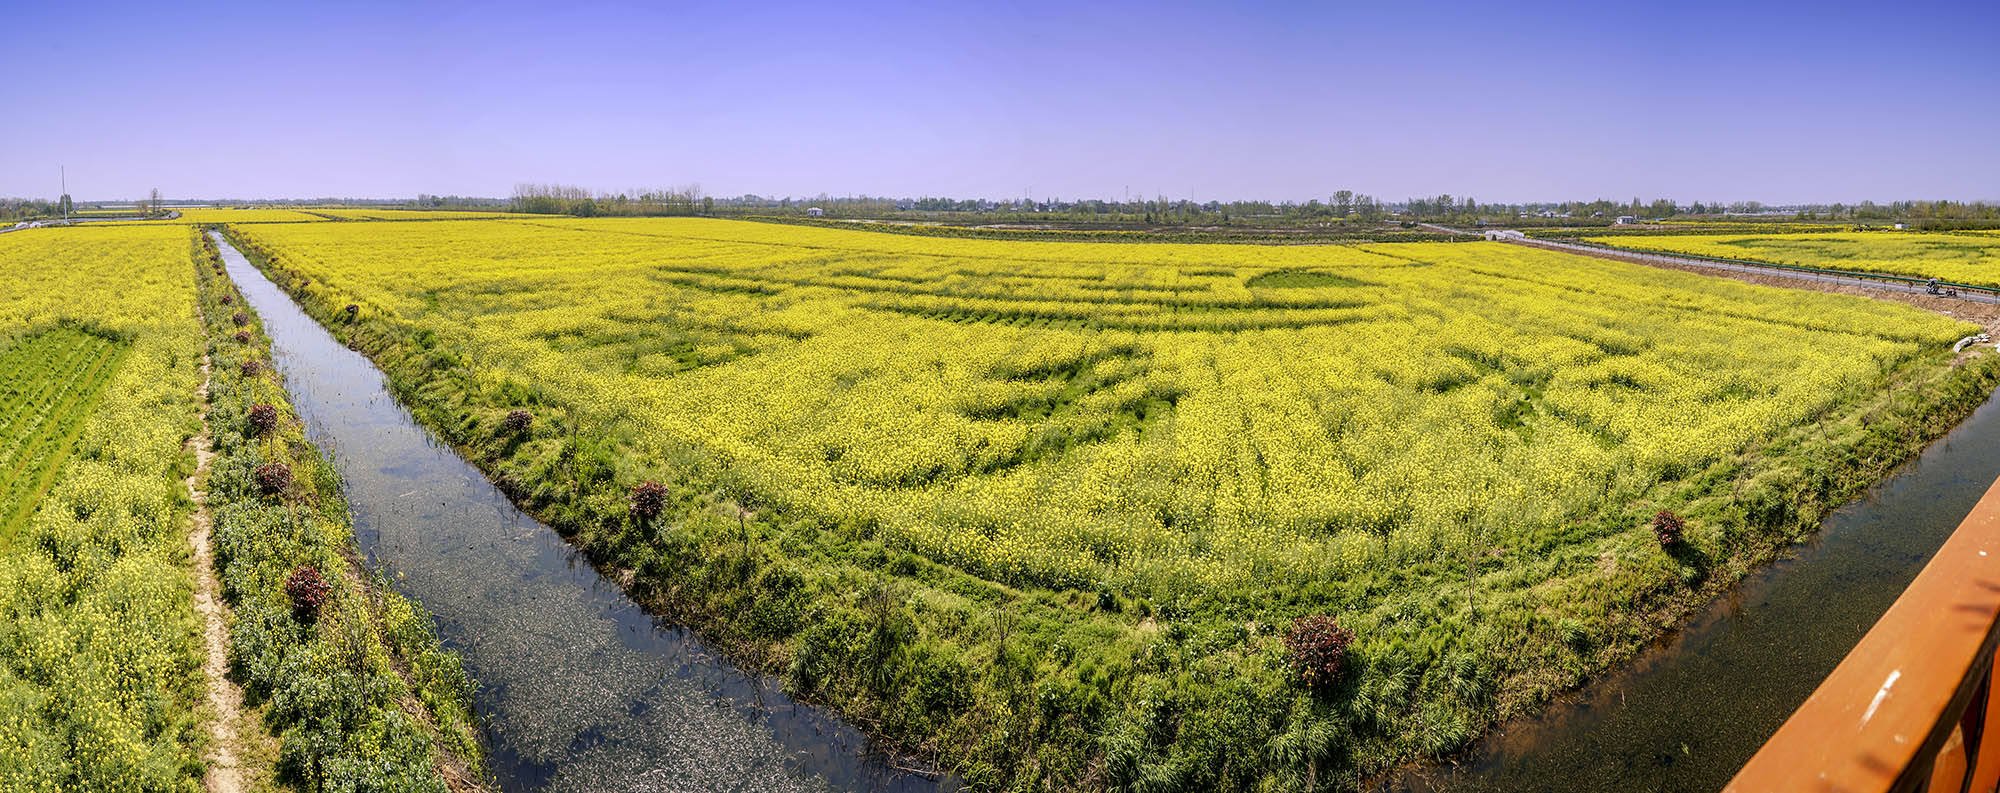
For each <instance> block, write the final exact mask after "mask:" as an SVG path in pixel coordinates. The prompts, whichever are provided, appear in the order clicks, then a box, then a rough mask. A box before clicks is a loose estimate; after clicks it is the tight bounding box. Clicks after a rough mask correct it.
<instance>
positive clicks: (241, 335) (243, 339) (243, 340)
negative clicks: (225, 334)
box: [236, 330, 250, 344]
mask: <svg viewBox="0 0 2000 793" xmlns="http://www.w3.org/2000/svg"><path fill="white" fill-rule="evenodd" d="M236 341H237V343H239V344H249V343H250V331H247V330H239V331H237V332H236Z"/></svg>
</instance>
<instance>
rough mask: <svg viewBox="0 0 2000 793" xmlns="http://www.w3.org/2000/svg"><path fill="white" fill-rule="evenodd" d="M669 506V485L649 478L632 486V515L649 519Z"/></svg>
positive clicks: (644, 519) (643, 519) (641, 518)
mask: <svg viewBox="0 0 2000 793" xmlns="http://www.w3.org/2000/svg"><path fill="white" fill-rule="evenodd" d="M666 507H667V486H666V485H663V484H660V483H658V482H655V481H653V480H651V479H648V480H646V481H644V482H641V483H639V486H638V487H634V488H632V517H635V518H638V519H639V520H640V521H648V520H652V519H654V518H657V517H659V516H660V510H663V509H666Z"/></svg>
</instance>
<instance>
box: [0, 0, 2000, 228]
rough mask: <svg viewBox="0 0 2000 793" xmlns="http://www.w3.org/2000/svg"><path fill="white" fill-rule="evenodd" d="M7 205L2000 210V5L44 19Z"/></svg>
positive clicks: (194, 9)
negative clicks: (670, 195) (1027, 201)
mask: <svg viewBox="0 0 2000 793" xmlns="http://www.w3.org/2000/svg"><path fill="white" fill-rule="evenodd" d="M0 52H5V53H6V58H5V60H6V62H7V63H8V64H9V65H10V66H12V69H11V74H10V75H9V77H8V79H7V80H6V81H5V82H4V84H0V111H4V112H0V119H3V120H0V195H15V196H42V197H53V196H54V194H55V193H56V192H57V190H56V182H55V179H56V166H57V164H58V163H62V164H66V165H67V166H68V169H69V175H70V186H71V192H72V193H74V194H75V195H77V196H78V197H79V198H80V199H95V198H112V197H133V196H137V195H139V194H141V193H143V192H144V191H145V190H146V189H148V188H152V187H156V186H157V187H159V188H161V190H163V191H164V192H165V193H166V194H167V195H169V196H177V197H191V196H200V197H220V196H233V197H316V196H351V197H407V196H413V195H415V194H416V193H419V192H429V193H458V194H473V195H491V196H498V195H505V194H507V193H508V192H510V191H511V188H512V186H513V184H514V183H516V182H522V181H537V182H541V181H559V182H565V183H573V184H579V185H584V186H588V187H592V188H596V189H607V190H617V189H629V188H634V187H648V186H654V187H667V186H678V185H685V184H689V183H699V184H700V185H701V186H702V187H703V188H704V189H705V190H706V191H707V192H709V193H710V194H714V195H737V194H741V193H746V192H755V193H760V194H765V195H797V196H806V195H811V194H815V193H819V192H822V191H825V192H829V193H833V194H849V193H868V194H874V195H892V196H915V195H951V196H989V197H1004V196H1018V195H1021V194H1023V193H1024V192H1026V191H1029V190H1032V191H1033V195H1034V196H1035V197H1038V198H1041V197H1060V198H1075V197H1114V198H1115V197H1117V196H1119V195H1120V194H1121V193H1122V192H1123V191H1124V190H1125V188H1126V187H1127V186H1130V189H1131V191H1132V193H1133V194H1134V195H1146V196H1152V195H1156V194H1165V195H1167V196H1169V197H1174V198H1181V197H1195V198H1198V199H1202V200H1206V199H1210V198H1217V199H1230V198H1270V199H1296V200H1304V199H1306V198H1311V197H1322V198H1323V197H1324V196H1326V195H1327V194H1328V193H1330V192H1331V191H1333V190H1335V189H1339V188H1349V189H1354V190H1358V191H1360V192H1364V193H1370V194H1374V195H1377V196H1379V197H1382V198H1387V199H1401V198H1404V197H1408V196H1412V195H1431V194H1436V193H1439V192H1450V193H1453V194H1456V195H1468V194H1469V195H1472V196H1474V197H1476V198H1478V199H1480V200H1483V201H1530V200H1555V199H1564V198H1592V197H1606V198H1613V199H1620V200H1623V199H1628V198H1631V197H1633V196H1634V195H1637V196H1640V197H1643V198H1645V199H1647V200H1651V199H1652V198H1655V197H1662V196H1664V197H1671V198H1675V199H1678V200H1680V201H1683V202H1688V201H1694V200H1703V201H1708V200H1724V201H1728V200H1743V199H1754V200H1762V201H1766V202H1773V203H1779V202H1790V201H1808V200H1825V201H1833V200H1843V201H1855V200H1859V199H1863V198H1868V199H1874V200H1878V201H1880V200H1891V199H1901V198H1951V199H1961V200H1964V199H1987V200H1994V199H2000V2H1996V0H1971V1H1968V2H1955V3H1941V4H1936V5H1931V6H1923V7H1920V6H1917V5H1911V4H1901V3H1871V4H1867V5H1860V4H1856V5H1842V4H1838V3H1803V2H1769V3H1737V2H1726V3H1681V4H1676V3H1671V2H1644V3H1636V2H1598V3H1589V4H1573V5H1558V4H1530V3H1494V2H1484V3H1463V4H1456V5H1453V4H1426V3H1401V2H1388V1H1385V0H1370V1H1369V2H1364V3H1345V2H1329V3H1295V4H1266V5H1252V4H1235V3H1224V2H1205V3H1197V4H1182V3H1160V4H1151V3H1130V4H1124V3H1119V4H1100V3H1082V2H1069V3H1060V4H1012V3H1004V2H986V3H937V2H932V3H908V4H890V3H873V2H854V1H852V0H824V1H822V2H812V3H770V2H766V3H720V4H713V5H708V4H694V3H689V4H683V3H648V4H636V3H635V4H627V5H619V4H608V3H596V2H587V1H576V0H573V1H569V2H540V3H534V4H513V3H504V2H498V3H496V2H487V3H469V2H468V3H451V4H435V5H431V4H421V3H410V4H405V3H381V4H377V3H369V2H361V3H348V2H341V3H323V4H292V3H266V2H240V3H227V4H224V3H199V2H194V3H185V2H158V1H157V0H154V1H153V2H147V3H142V4H130V5H127V4H123V3H117V2H105V3H98V2H91V3H85V4H82V5H79V6H70V5H65V4H61V3H36V4H32V5H16V6H14V7H12V8H9V9H8V10H7V11H6V12H5V14H4V16H0Z"/></svg>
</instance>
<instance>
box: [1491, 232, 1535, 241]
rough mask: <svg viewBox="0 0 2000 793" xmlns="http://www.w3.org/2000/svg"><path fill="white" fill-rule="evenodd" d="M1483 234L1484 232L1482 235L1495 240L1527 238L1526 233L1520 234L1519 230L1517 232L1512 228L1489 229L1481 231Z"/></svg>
mask: <svg viewBox="0 0 2000 793" xmlns="http://www.w3.org/2000/svg"><path fill="white" fill-rule="evenodd" d="M1483 234H1484V236H1485V237H1486V238H1487V239H1489V240H1496V241H1497V240H1525V239H1527V238H1528V235H1526V234H1522V233H1521V232H1518V231H1514V230H1512V229H1492V230H1489V231H1486V232H1483Z"/></svg>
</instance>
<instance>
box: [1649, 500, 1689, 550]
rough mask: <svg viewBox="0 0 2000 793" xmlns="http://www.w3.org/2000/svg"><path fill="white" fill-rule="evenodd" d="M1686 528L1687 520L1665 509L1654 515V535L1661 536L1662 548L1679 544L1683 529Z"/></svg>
mask: <svg viewBox="0 0 2000 793" xmlns="http://www.w3.org/2000/svg"><path fill="white" fill-rule="evenodd" d="M1686 528H1687V522H1686V521H1683V520H1681V516H1679V515H1676V514H1674V513H1672V512H1668V511H1666V510H1664V509H1663V510H1660V511H1659V512H1658V513H1657V514H1655V515H1653V536H1655V537H1658V538H1660V547H1662V548H1671V547H1673V546H1675V545H1679V544H1680V542H1681V531H1682V530H1683V529H1686Z"/></svg>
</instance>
